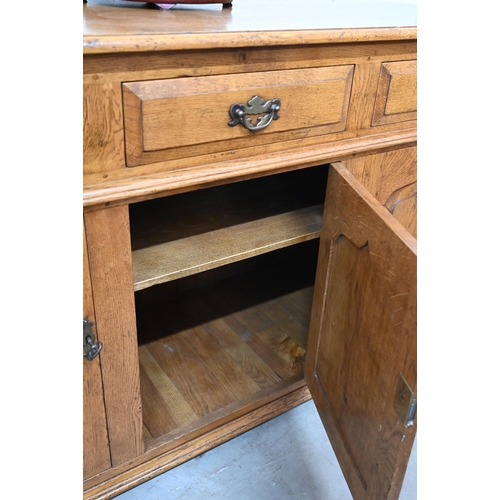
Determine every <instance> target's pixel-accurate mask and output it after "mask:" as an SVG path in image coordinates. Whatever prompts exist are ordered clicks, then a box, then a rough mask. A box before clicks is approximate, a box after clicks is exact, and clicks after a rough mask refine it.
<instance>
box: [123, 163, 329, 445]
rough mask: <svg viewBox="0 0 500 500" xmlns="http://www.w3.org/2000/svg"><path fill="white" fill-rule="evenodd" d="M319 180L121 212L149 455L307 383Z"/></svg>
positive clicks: (314, 173)
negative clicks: (126, 227) (126, 225)
mask: <svg viewBox="0 0 500 500" xmlns="http://www.w3.org/2000/svg"><path fill="white" fill-rule="evenodd" d="M327 172H328V167H327V166H326V165H324V166H319V167H313V168H308V169H303V170H298V171H293V172H288V173H284V174H277V175H272V176H268V177H263V178H259V179H254V180H248V181H242V182H237V183H233V184H227V185H224V186H218V187H213V188H207V189H203V190H199V191H195V192H190V193H185V194H180V195H174V196H170V197H166V198H161V199H157V200H151V201H146V202H141V203H137V204H134V205H130V207H129V210H130V223H131V241H132V255H133V266H134V287H135V290H136V291H135V303H136V318H137V332H138V343H139V361H140V378H141V398H142V412H143V423H144V429H143V431H144V440H145V445H146V450H147V449H151V448H154V447H156V446H159V445H161V444H164V443H166V442H169V441H172V442H175V441H176V440H179V439H182V438H183V437H186V436H189V438H192V437H195V436H197V435H201V434H202V433H204V432H207V431H209V430H211V429H213V428H215V427H217V426H220V425H223V424H224V423H226V422H229V421H230V420H231V419H232V418H235V416H236V415H242V414H245V413H246V412H249V411H252V410H254V409H255V408H258V407H260V406H263V405H265V404H266V403H267V402H269V401H272V400H273V399H276V398H278V397H281V396H283V395H286V394H287V393H289V392H291V391H293V390H296V389H298V388H299V387H303V386H304V385H305V382H304V379H303V367H304V357H305V353H306V347H307V333H308V328H309V319H310V313H311V303H312V294H313V288H314V280H315V273H316V262H317V255H318V247H319V232H320V230H321V218H322V211H323V202H324V196H325V189H326V178H327Z"/></svg>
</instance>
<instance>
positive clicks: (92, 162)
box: [83, 82, 125, 173]
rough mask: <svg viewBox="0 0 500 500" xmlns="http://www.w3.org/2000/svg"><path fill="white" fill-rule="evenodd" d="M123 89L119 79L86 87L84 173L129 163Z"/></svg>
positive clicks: (110, 168)
mask: <svg viewBox="0 0 500 500" xmlns="http://www.w3.org/2000/svg"><path fill="white" fill-rule="evenodd" d="M121 94H122V91H121V86H120V84H119V83H118V82H111V83H105V84H99V85H97V84H90V85H84V86H83V110H84V115H83V120H84V127H83V163H84V172H86V173H89V172H100V171H103V170H112V169H117V168H123V167H124V166H125V144H124V136H123V114H122V95H121Z"/></svg>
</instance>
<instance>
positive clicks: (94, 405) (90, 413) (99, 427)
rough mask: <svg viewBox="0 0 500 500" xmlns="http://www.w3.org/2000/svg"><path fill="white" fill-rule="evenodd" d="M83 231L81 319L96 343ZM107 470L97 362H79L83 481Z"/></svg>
mask: <svg viewBox="0 0 500 500" xmlns="http://www.w3.org/2000/svg"><path fill="white" fill-rule="evenodd" d="M85 236H86V235H85V227H84V228H83V317H84V318H87V319H89V320H90V321H92V322H93V323H94V326H93V327H92V331H93V332H94V334H95V335H96V340H99V336H98V331H97V327H96V324H95V314H94V301H93V297H92V283H91V280H90V269H89V262H88V253H87V241H86V237H85ZM110 467H111V456H110V451H109V438H108V427H107V422H106V410H105V408H104V393H103V387H102V377H101V358H100V356H97V358H94V359H93V360H92V361H89V360H86V359H85V358H84V359H83V478H84V479H87V478H89V477H91V476H93V475H95V474H98V473H99V472H102V471H104V470H106V469H109V468H110Z"/></svg>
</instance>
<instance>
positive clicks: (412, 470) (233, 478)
mask: <svg viewBox="0 0 500 500" xmlns="http://www.w3.org/2000/svg"><path fill="white" fill-rule="evenodd" d="M416 476H417V450H416V441H415V445H414V447H413V452H412V455H411V458H410V463H409V466H408V470H407V472H406V476H405V481H404V483H403V489H402V492H401V496H400V500H416V499H417V482H416ZM160 499H161V500H164V499H165V500H179V499H183V500H205V499H217V500H295V499H297V500H298V499H310V500H352V496H351V494H350V492H349V489H348V487H347V484H346V482H345V480H344V477H343V475H342V472H341V470H340V467H339V465H338V462H337V459H336V458H335V454H334V453H333V451H332V448H331V446H330V442H329V441H328V437H327V436H326V433H325V430H324V428H323V425H322V424H321V420H320V418H319V415H318V413H317V411H316V408H315V406H314V403H313V402H312V401H309V402H307V403H304V404H302V405H300V406H298V407H297V408H294V409H293V410H290V411H288V412H286V413H284V414H283V415H280V416H279V417H276V418H274V419H272V420H270V421H269V422H266V423H265V424H262V425H260V426H259V427H256V428H255V429H252V430H251V431H248V432H246V433H245V434H242V435H241V436H238V437H236V438H234V439H232V440H231V441H228V442H227V443H224V444H222V445H220V446H218V447H217V448H215V449H213V450H210V451H208V452H207V453H205V454H203V455H201V456H199V457H197V458H194V459H192V460H190V461H189V462H186V463H184V464H182V465H180V466H178V467H176V468H175V469H172V470H170V471H168V472H165V473H164V474H162V475H160V476H158V477H156V478H154V479H151V480H150V481H148V482H146V483H143V484H142V485H140V486H137V487H136V488H134V489H132V490H130V491H127V492H125V493H123V494H121V495H119V496H118V497H116V500H160Z"/></svg>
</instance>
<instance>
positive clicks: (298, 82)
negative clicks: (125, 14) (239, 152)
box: [123, 66, 353, 166]
mask: <svg viewBox="0 0 500 500" xmlns="http://www.w3.org/2000/svg"><path fill="white" fill-rule="evenodd" d="M352 73H353V66H337V67H326V68H309V69H294V70H283V71H265V72H257V73H243V74H239V75H220V76H207V77H190V78H177V79H169V80H152V81H146V82H133V83H126V84H124V85H123V98H124V115H125V136H126V144H127V165H128V166H137V165H143V164H148V163H156V162H158V161H162V160H173V159H177V158H182V157H192V156H198V155H199V154H207V153H214V152H217V151H226V150H232V149H239V148H241V147H254V148H258V147H260V146H261V145H263V144H268V143H275V142H281V141H284V140H287V139H290V138H297V137H307V136H311V135H324V134H326V133H333V132H339V131H342V130H344V129H345V122H346V119H347V109H348V104H349V97H350V93H351V80H352ZM255 95H258V96H260V97H262V98H263V99H264V100H265V101H267V100H269V99H280V101H281V107H280V111H279V113H278V115H279V119H278V120H273V121H272V122H271V123H270V125H269V126H268V127H266V128H265V129H264V130H262V131H260V132H259V133H258V134H252V133H251V132H249V131H248V130H247V129H245V128H244V127H243V126H242V125H241V124H239V125H237V126H234V127H230V126H229V125H228V122H229V119H228V112H229V108H230V107H231V106H232V105H233V104H236V103H238V104H245V105H246V104H247V102H248V101H249V99H250V98H252V97H253V96H255ZM253 122H254V123H255V122H256V119H255V118H254V119H253Z"/></svg>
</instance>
